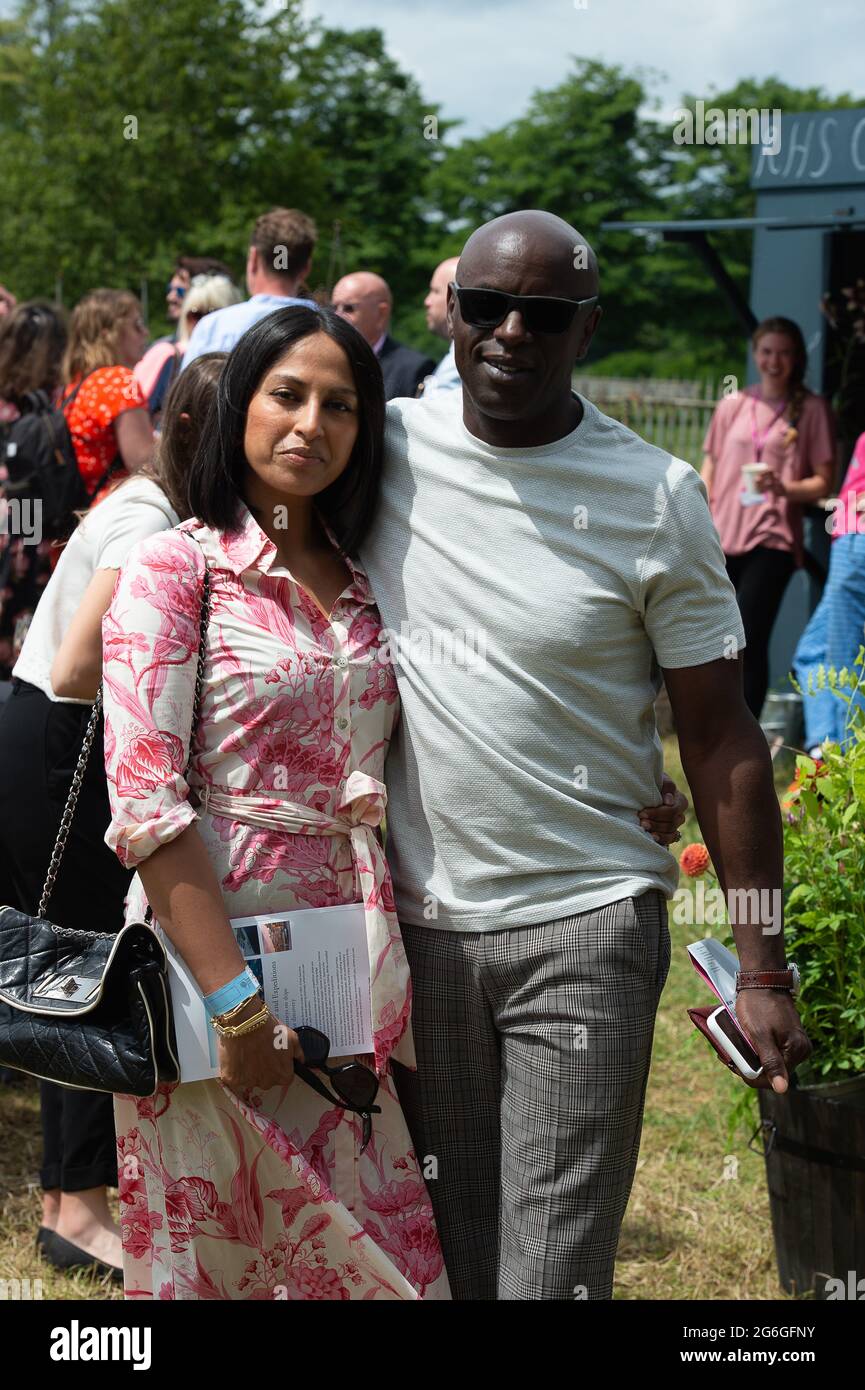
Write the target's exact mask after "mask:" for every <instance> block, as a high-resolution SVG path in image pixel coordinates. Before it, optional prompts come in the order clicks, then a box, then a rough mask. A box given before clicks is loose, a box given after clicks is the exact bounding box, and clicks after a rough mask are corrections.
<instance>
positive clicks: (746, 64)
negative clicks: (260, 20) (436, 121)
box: [306, 0, 865, 135]
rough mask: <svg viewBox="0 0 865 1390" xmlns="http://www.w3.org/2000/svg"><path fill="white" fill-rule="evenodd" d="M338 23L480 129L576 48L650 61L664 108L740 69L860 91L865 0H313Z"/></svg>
mask: <svg viewBox="0 0 865 1390" xmlns="http://www.w3.org/2000/svg"><path fill="white" fill-rule="evenodd" d="M306 10H307V13H308V14H309V15H317V16H319V17H320V18H321V19H322V20H323V21H324V22H325V23H327V24H330V25H332V26H335V27H338V28H346V29H357V28H370V27H376V28H380V29H382V30H383V31H384V33H385V36H386V39H387V45H388V51H389V52H390V53H391V54H392V56H393V57H394V58H396V59H397V61H399V62H400V64H401V66H402V67H404V68H405V69H406V70H407V71H409V72H411V73H412V74H413V75H414V76H415V77H416V79H417V80H418V82H419V84H420V87H421V90H422V92H423V94H424V96H425V97H426V98H427V99H428V100H429V101H431V102H439V103H440V104H441V106H442V110H443V114H444V115H445V116H448V117H451V118H462V119H464V120H465V126H464V127H462V130H461V132H457V133H462V134H468V135H472V134H479V133H481V132H482V131H484V130H489V129H494V128H496V127H498V126H500V125H503V124H505V123H506V122H507V121H510V120H513V119H515V118H516V117H517V116H519V115H521V114H522V112H523V111H524V110H525V108H526V105H527V104H528V101H529V98H530V96H531V93H532V92H533V91H535V90H537V89H538V88H541V89H543V88H549V87H553V86H555V85H556V84H557V83H558V82H561V81H562V80H563V79H564V78H565V77H566V75H567V73H568V72H569V71H570V68H571V56H574V57H582V58H597V59H600V60H601V61H602V62H605V63H611V64H619V65H621V66H622V67H623V68H625V69H626V70H627V71H633V70H635V69H637V68H645V69H652V70H654V72H655V73H656V74H657V80H656V81H655V82H654V84H652V83H650V84H649V86H650V90H651V93H652V95H653V96H655V97H657V99H658V100H659V101H660V102H661V103H662V105H663V107H664V108H666V109H667V110H673V109H674V108H675V107H677V106H678V105H679V103H680V98H681V96H682V94H683V93H684V92H686V91H690V92H694V93H695V94H696V95H698V96H699V95H705V96H706V97H708V96H709V95H710V91H711V89H712V88H713V87H714V88H723V87H729V86H733V85H734V84H735V83H736V82H737V81H739V80H740V79H741V78H743V77H751V76H754V77H757V78H763V77H768V76H770V75H778V76H780V77H781V78H783V79H784V80H785V81H786V82H789V83H790V84H791V85H793V86H803V87H805V86H813V85H823V86H825V87H826V88H827V89H828V90H829V91H837V92H840V91H850V92H852V93H854V94H856V93H858V92H861V91H862V90H863V86H865V83H863V78H862V65H861V61H860V58H861V42H860V34H861V23H862V20H861V14H862V0H824V3H823V4H822V5H821V7H820V10H819V13H818V11H817V9H816V8H815V6H814V5H813V3H811V0H763V3H762V4H760V5H755V4H754V3H753V0H724V3H723V4H721V3H716V4H711V5H707V4H700V5H695V4H694V3H693V0H663V4H661V5H658V4H655V5H649V4H646V2H645V0H587V7H586V8H585V9H579V8H577V7H576V5H575V3H574V0H532V2H531V3H526V0H411V3H410V4H408V5H406V3H405V0H306Z"/></svg>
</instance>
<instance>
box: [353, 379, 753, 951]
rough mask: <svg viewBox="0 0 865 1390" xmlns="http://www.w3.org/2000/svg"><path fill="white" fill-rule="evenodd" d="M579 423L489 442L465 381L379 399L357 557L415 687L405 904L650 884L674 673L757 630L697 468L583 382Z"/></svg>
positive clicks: (396, 852)
mask: <svg viewBox="0 0 865 1390" xmlns="http://www.w3.org/2000/svg"><path fill="white" fill-rule="evenodd" d="M580 400H581V402H582V406H583V412H584V414H583V418H582V420H581V422H580V424H579V425H578V426H577V428H576V429H575V430H574V431H572V432H571V433H570V434H568V435H566V436H565V437H564V438H563V439H559V440H556V441H555V442H553V443H551V444H545V445H543V446H541V447H536V448H524V449H497V448H493V447H491V446H490V445H487V444H485V443H483V442H482V441H481V440H479V439H476V438H474V436H473V435H471V434H470V433H469V432H468V430H467V429H466V428H465V426H464V424H463V420H462V392H461V391H452V392H446V391H443V392H440V393H438V392H437V393H436V394H435V395H434V396H432V397H431V398H430V399H429V400H423V401H420V400H419V401H414V400H396V401H391V402H390V403H389V405H388V407H387V430H386V437H385V476H384V483H383V494H382V503H381V508H380V511H379V514H378V516H377V519H376V523H375V526H374V528H373V531H372V533H371V535H370V537H369V538H368V540H367V542H366V544H365V546H364V548H363V551H362V559H363V562H364V565H365V566H366V569H367V572H368V574H369V577H370V579H371V581H372V585H373V592H374V594H375V597H376V599H377V602H378V605H379V608H380V611H381V615H382V620H383V623H384V625H385V627H386V629H387V635H388V638H389V641H390V646H391V653H392V656H393V659H394V660H395V662H396V673H397V678H398V682H399V691H400V696H401V700H402V718H401V720H400V723H399V724H398V726H397V729H396V731H395V734H394V739H393V742H392V744H391V749H390V753H389V756H388V760H387V766H386V780H387V789H388V813H387V815H388V845H387V848H388V858H389V861H390V865H391V870H392V873H393V879H394V887H395V893H396V901H397V908H398V911H399V915H400V918H401V920H403V921H405V922H408V923H414V924H417V925H429V926H431V927H437V928H451V929H454V930H461V931H493V930H496V929H497V928H503V927H515V926H528V925H532V924H536V923H540V922H545V921H551V920H553V919H555V918H558V917H565V916H569V915H571V914H574V913H578V912H583V911H588V910H589V909H592V908H596V907H600V906H603V905H604V904H606V903H610V902H615V901H618V900H619V899H621V898H625V897H632V896H636V895H638V894H640V893H643V892H645V891H646V890H647V889H650V888H659V889H661V890H662V891H663V892H664V893H665V895H666V896H667V897H670V896H671V895H672V893H673V891H674V889H675V886H676V882H677V879H678V867H677V864H676V860H675V858H674V857H673V855H672V854H671V853H670V852H669V851H668V850H666V849H665V848H663V847H662V846H661V845H658V844H656V843H655V841H654V840H652V839H651V837H650V836H649V835H647V834H646V832H645V831H643V830H642V829H641V828H640V825H639V821H638V816H637V812H638V811H639V809H640V808H641V807H643V806H648V805H653V804H657V803H658V801H659V800H660V795H659V787H660V778H661V773H662V771H663V768H662V750H661V744H660V741H659V739H658V736H657V732H656V728H655V718H654V708H653V702H654V698H655V695H656V694H657V691H658V689H659V686H660V680H661V676H660V671H659V666H669V667H684V666H698V665H702V664H704V663H706V662H709V661H713V660H715V659H717V658H719V657H723V656H730V655H731V654H735V652H736V651H738V650H741V648H742V647H744V643H745V637H744V630H743V627H742V623H741V619H740V617H739V610H738V607H737V604H736V598H735V593H734V590H733V586H732V585H731V583H730V581H729V580H728V578H727V575H726V571H725V567H724V558H723V555H722V553H721V548H720V545H719V543H718V537H717V533H716V531H715V528H714V526H713V524H712V519H711V516H710V513H709V508H708V502H707V496H706V490H705V487H704V486H703V483H702V482H701V480H700V478H699V475H698V474H697V473H696V472H695V471H694V469H693V468H692V467H691V466H690V464H688V463H685V462H684V461H683V460H681V459H676V458H673V457H672V456H671V455H669V454H667V453H664V452H663V450H661V449H657V448H655V447H654V446H652V445H650V444H647V443H645V441H644V440H642V439H640V438H639V437H638V436H637V435H636V434H634V433H633V432H632V431H631V430H629V429H626V428H625V426H624V425H621V424H619V423H618V421H616V420H612V419H610V418H609V417H607V416H606V415H603V414H602V413H601V412H600V411H599V410H598V409H597V407H596V406H594V405H592V404H591V402H590V401H587V400H585V399H584V398H583V397H580Z"/></svg>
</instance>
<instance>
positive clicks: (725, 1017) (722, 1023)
mask: <svg viewBox="0 0 865 1390" xmlns="http://www.w3.org/2000/svg"><path fill="white" fill-rule="evenodd" d="M706 1027H707V1028H708V1029H709V1032H710V1033H711V1034H712V1037H713V1038H714V1039H715V1042H716V1043H717V1044H718V1046H719V1047H720V1048H721V1049H722V1051H723V1052H724V1053H725V1054H726V1056H727V1057H729V1059H730V1061H731V1062H732V1063H733V1066H734V1067H735V1068H736V1070H737V1071H738V1072H740V1073H741V1075H742V1076H744V1077H745V1078H746V1079H747V1080H748V1081H755V1080H756V1079H757V1077H758V1076H759V1075H760V1073H761V1072H762V1070H763V1066H762V1063H761V1062H760V1058H759V1056H758V1055H757V1053H756V1052H755V1051H754V1048H753V1047H752V1046H751V1044H750V1043H749V1041H748V1039H747V1038H746V1037H745V1034H744V1033H743V1032H742V1030H741V1028H740V1027H739V1026H738V1024H737V1023H736V1021H735V1019H733V1018H732V1017H731V1016H730V1013H729V1011H728V1010H727V1009H726V1008H725V1006H724V1005H723V1004H721V1005H720V1006H719V1007H718V1008H717V1009H714V1010H713V1012H712V1013H710V1014H709V1017H708V1018H707V1019H706Z"/></svg>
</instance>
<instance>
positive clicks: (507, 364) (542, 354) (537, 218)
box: [448, 209, 601, 447]
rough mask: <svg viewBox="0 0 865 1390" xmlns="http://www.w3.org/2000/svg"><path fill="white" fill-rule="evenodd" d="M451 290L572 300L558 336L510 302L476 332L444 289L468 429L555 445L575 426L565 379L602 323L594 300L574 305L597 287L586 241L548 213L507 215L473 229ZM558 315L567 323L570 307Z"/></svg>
mask: <svg viewBox="0 0 865 1390" xmlns="http://www.w3.org/2000/svg"><path fill="white" fill-rule="evenodd" d="M456 283H457V284H458V286H459V287H460V289H461V290H470V289H478V290H498V291H499V292H500V293H504V294H506V295H517V296H526V297H528V298H530V299H533V298H535V297H541V298H545V299H556V300H568V301H569V302H570V313H571V318H570V323H569V326H567V327H566V328H565V329H564V330H563V331H562V332H559V333H554V332H552V331H550V330H549V329H546V330H545V331H541V330H540V329H539V328H537V327H535V328H534V329H531V328H530V327H529V325H528V324H527V322H526V320H525V318H524V317H523V313H522V312H521V310H520V308H519V306H518V305H511V306H508V303H507V300H504V301H500V303H501V305H502V319H501V321H500V322H499V323H498V325H496V326H494V327H478V326H477V325H475V324H472V323H471V322H469V321H468V320H469V319H470V317H471V306H468V307H467V308H466V314H465V315H464V314H463V309H462V307H461V305H460V302H459V297H458V296H457V295H456V294H455V293H454V291H453V290H449V291H448V325H449V327H450V329H451V332H452V333H453V339H454V352H455V356H456V365H457V370H458V371H459V374H460V376H461V377H462V380H463V419H464V422H465V424H466V427H467V428H468V429H469V430H470V431H471V432H472V433H474V434H476V435H478V437H479V438H481V439H485V440H487V442H489V443H493V444H500V445H502V446H503V447H509V446H511V447H518V446H519V445H521V444H531V443H533V442H535V443H545V442H547V441H548V440H549V439H556V438H561V437H562V435H563V434H565V433H567V432H568V430H569V429H573V428H574V427H575V424H576V423H577V422H578V419H579V415H580V411H581V406H580V404H579V401H578V399H577V397H575V396H574V394H573V391H572V390H571V375H572V372H573V368H574V363H575V362H576V361H578V360H579V359H580V358H581V357H585V355H586V352H587V351H588V347H589V344H590V342H591V340H592V335H593V334H594V332H595V329H596V328H597V326H598V321H599V319H600V316H601V311H600V308H599V307H598V305H597V304H596V303H592V302H589V303H582V304H579V305H577V301H583V300H588V301H592V300H593V299H594V297H596V296H597V294H598V289H599V285H598V262H597V258H596V256H595V253H594V251H593V250H592V248H591V246H590V245H589V243H588V242H587V241H586V239H585V237H583V236H581V235H580V233H579V232H578V231H577V229H576V227H572V226H571V225H570V223H568V222H565V221H564V220H563V219H562V218H561V217H556V216H555V215H554V214H553V213H551V212H543V211H541V210H540V209H528V210H526V211H524V212H508V213H505V214H504V216H503V217H496V218H494V219H493V220H492V222H487V223H485V224H484V226H483V227H478V229H477V231H475V232H472V234H471V236H470V237H469V239H468V241H467V242H466V244H465V246H464V247H463V252H462V255H461V256H460V258H459V264H458V266H457V273H456ZM493 303H494V304H495V303H496V301H495V297H493ZM532 307H533V306H532V305H527V306H526V310H525V312H526V313H527V314H529V315H530V320H529V321H530V322H532V323H533V322H535V320H534V319H533V318H532V317H531V311H532ZM563 311H564V315H565V320H567V316H568V306H561V305H559V306H556V312H557V313H559V314H560V315H561V313H562V312H563ZM540 321H541V322H543V320H542V319H541V320H540ZM560 427H561V428H560ZM556 429H559V433H558V434H556V433H555V431H556ZM550 431H553V432H552V433H550Z"/></svg>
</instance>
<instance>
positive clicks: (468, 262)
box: [456, 208, 599, 299]
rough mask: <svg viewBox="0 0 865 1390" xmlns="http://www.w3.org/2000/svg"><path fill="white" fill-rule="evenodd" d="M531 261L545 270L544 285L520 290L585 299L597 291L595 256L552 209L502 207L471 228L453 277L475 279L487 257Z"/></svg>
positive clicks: (464, 280)
mask: <svg viewBox="0 0 865 1390" xmlns="http://www.w3.org/2000/svg"><path fill="white" fill-rule="evenodd" d="M491 257H492V258H494V259H496V260H506V261H509V262H510V261H520V262H521V263H522V264H524V265H527V264H529V263H531V264H532V265H534V267H535V269H536V270H538V271H539V272H540V273H541V274H542V275H544V277H545V280H546V283H547V288H545V289H542V290H541V289H539V290H534V291H531V290H523V293H524V294H530V293H535V294H550V295H554V296H556V297H558V298H561V299H586V298H588V296H589V295H592V294H597V293H598V291H599V279H598V259H597V257H596V255H595V253H594V251H593V250H592V248H591V246H590V245H589V243H588V242H587V241H586V239H585V237H584V236H581V235H580V233H579V232H578V231H577V229H576V227H572V226H571V224H570V223H569V222H565V221H564V219H563V218H561V217H556V215H555V213H552V212H542V211H541V210H540V209H539V208H530V209H527V210H526V211H524V212H506V213H504V214H503V215H502V216H501V217H494V218H493V220H492V222H485V223H484V225H483V226H482V227H478V229H477V231H475V232H472V234H471V236H470V237H469V239H468V241H467V242H466V244H465V246H464V247H463V251H462V255H461V256H460V258H459V263H458V265H457V275H456V278H457V281H458V283H459V284H461V285H474V284H479V283H480V282H479V281H478V280H477V279H476V275H477V273H478V270H480V273H481V274H483V272H484V269H485V267H486V266H487V264H488V262H489V259H490V258H491Z"/></svg>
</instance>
